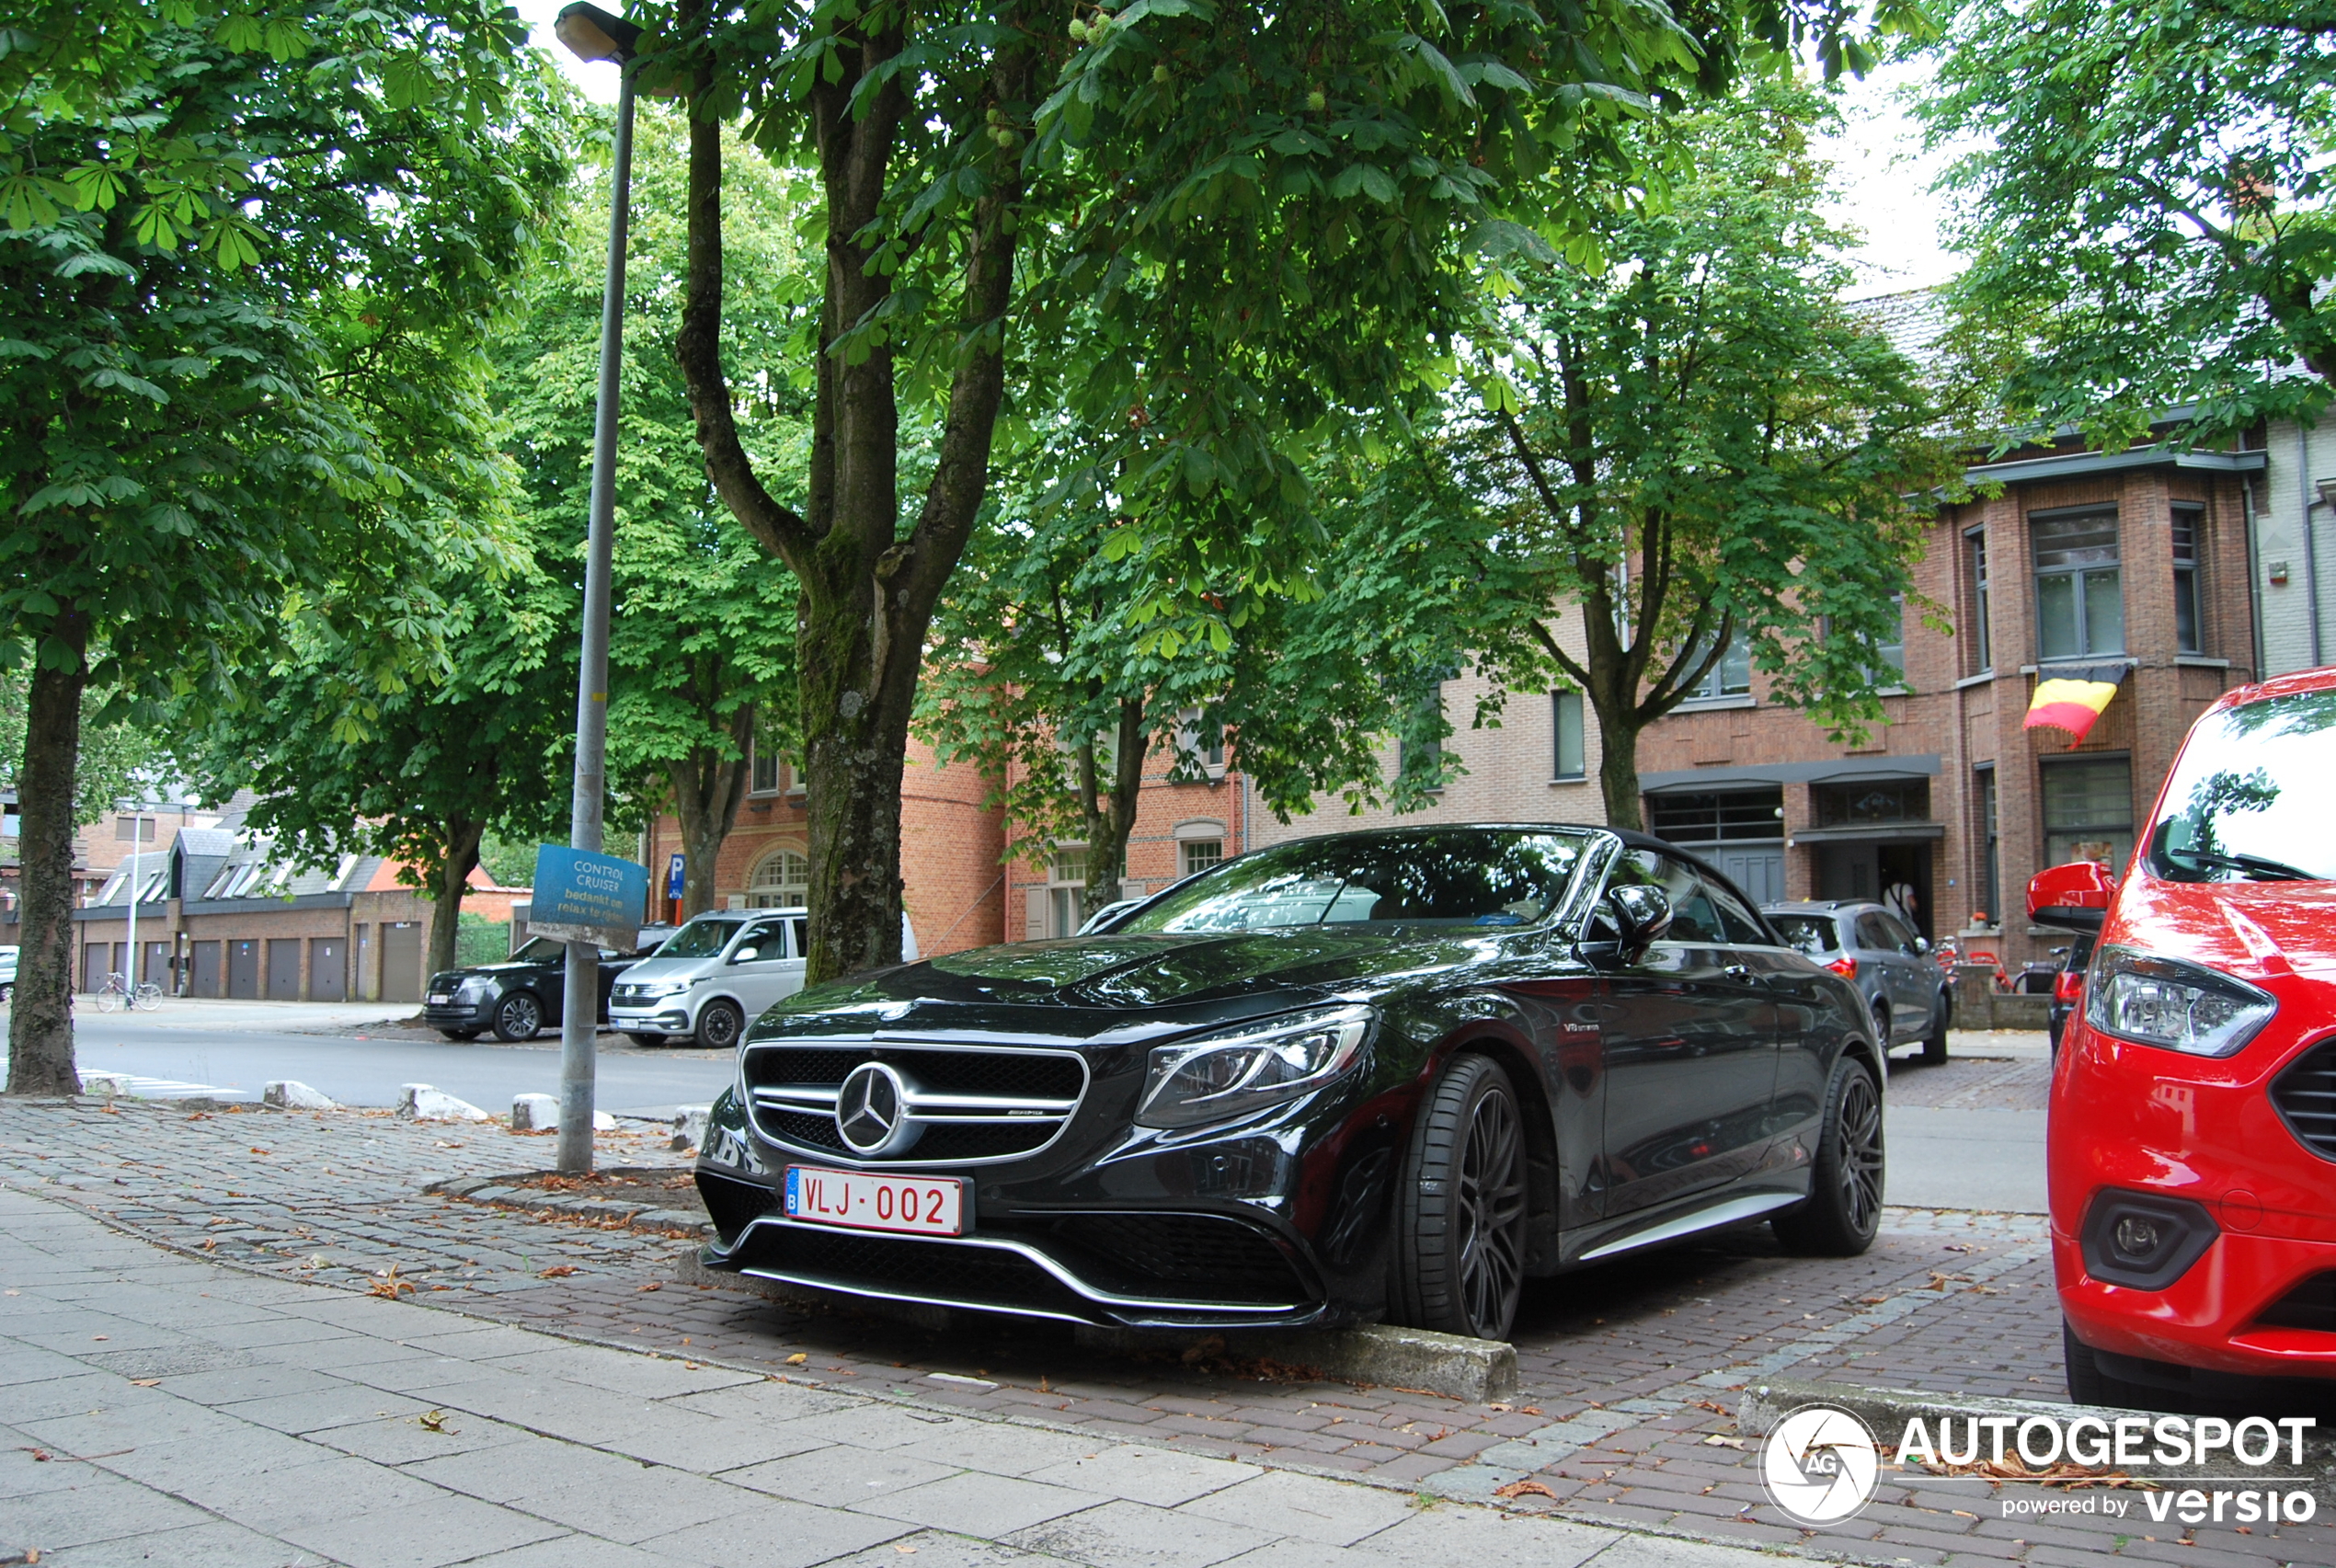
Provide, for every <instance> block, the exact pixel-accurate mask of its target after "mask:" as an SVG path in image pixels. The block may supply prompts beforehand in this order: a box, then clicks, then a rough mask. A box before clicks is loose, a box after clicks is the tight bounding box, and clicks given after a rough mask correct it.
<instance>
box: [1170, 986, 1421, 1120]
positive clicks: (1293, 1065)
mask: <svg viewBox="0 0 2336 1568" xmlns="http://www.w3.org/2000/svg"><path fill="white" fill-rule="evenodd" d="M1375 1016H1376V1014H1374V1013H1372V1012H1371V1010H1370V1009H1369V1008H1368V1007H1324V1008H1318V1009H1315V1010H1313V1011H1311V1012H1307V1013H1289V1014H1286V1015H1284V1016H1282V1017H1279V1018H1274V1019H1268V1020H1266V1021H1265V1022H1264V1023H1261V1024H1243V1025H1242V1027H1241V1028H1240V1029H1238V1030H1228V1031H1226V1032H1225V1033H1223V1034H1219V1035H1210V1036H1206V1037H1204V1038H1201V1039H1197V1040H1185V1041H1182V1042H1180V1043H1178V1044H1176V1045H1173V1046H1156V1047H1153V1048H1152V1053H1151V1071H1150V1072H1149V1073H1148V1074H1147V1075H1146V1077H1145V1080H1144V1097H1143V1104H1141V1106H1140V1107H1139V1109H1138V1110H1137V1112H1136V1125H1137V1126H1139V1127H1198V1126H1200V1125H1201V1124H1202V1123H1204V1122H1221V1121H1227V1120H1230V1119H1231V1118H1232V1117H1234V1116H1244V1115H1246V1114H1248V1113H1249V1112H1251V1111H1254V1110H1258V1109H1260V1108H1262V1107H1264V1106H1266V1105H1273V1104H1279V1103H1281V1102H1282V1101H1284V1100H1294V1099H1296V1098H1297V1097H1298V1096H1299V1095H1300V1094H1305V1093H1311V1092H1312V1091H1313V1090H1316V1089H1319V1088H1321V1087H1322V1086H1323V1084H1325V1083H1328V1082H1331V1081H1332V1080H1333V1079H1334V1078H1336V1077H1338V1076H1339V1075H1340V1074H1341V1073H1343V1072H1345V1070H1347V1069H1348V1068H1350V1067H1352V1066H1354V1064H1355V1059H1356V1058H1357V1057H1358V1056H1360V1055H1361V1054H1362V1049H1363V1036H1366V1035H1367V1034H1368V1033H1369V1032H1370V1025H1371V1020H1372V1019H1373V1018H1374V1017H1375Z"/></svg>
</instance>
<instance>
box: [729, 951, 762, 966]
mask: <svg viewBox="0 0 2336 1568" xmlns="http://www.w3.org/2000/svg"><path fill="white" fill-rule="evenodd" d="M761 956H762V949H761V948H760V947H741V948H739V950H738V951H737V952H735V953H733V954H731V955H730V962H731V963H733V964H751V963H753V962H754V961H755V960H756V959H757V958H760V957H761Z"/></svg>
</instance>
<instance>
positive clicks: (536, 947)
mask: <svg viewBox="0 0 2336 1568" xmlns="http://www.w3.org/2000/svg"><path fill="white" fill-rule="evenodd" d="M564 956H567V943H565V942H555V941H553V940H552V939H551V938H550V937H548V936H538V937H533V938H532V939H530V940H529V942H528V943H527V944H526V945H525V946H523V947H521V949H520V950H519V951H518V952H516V953H514V954H512V955H511V956H510V962H511V963H514V964H549V963H551V962H553V961H554V960H555V959H558V958H561V957H564Z"/></svg>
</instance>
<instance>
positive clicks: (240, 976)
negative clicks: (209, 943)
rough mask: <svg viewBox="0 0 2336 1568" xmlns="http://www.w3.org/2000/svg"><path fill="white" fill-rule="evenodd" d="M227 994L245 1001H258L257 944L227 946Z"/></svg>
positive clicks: (238, 943)
mask: <svg viewBox="0 0 2336 1568" xmlns="http://www.w3.org/2000/svg"><path fill="white" fill-rule="evenodd" d="M227 994H228V995H229V996H235V997H241V998H243V999H244V1000H245V1001H258V1000H259V944H258V942H230V943H229V944H227Z"/></svg>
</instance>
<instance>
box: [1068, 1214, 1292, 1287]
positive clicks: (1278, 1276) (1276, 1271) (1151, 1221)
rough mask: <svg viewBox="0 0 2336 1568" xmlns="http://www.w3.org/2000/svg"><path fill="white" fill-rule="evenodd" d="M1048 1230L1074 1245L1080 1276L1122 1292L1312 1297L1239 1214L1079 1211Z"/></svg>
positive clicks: (1074, 1267)
mask: <svg viewBox="0 0 2336 1568" xmlns="http://www.w3.org/2000/svg"><path fill="white" fill-rule="evenodd" d="M1048 1231H1049V1233H1050V1234H1051V1235H1052V1236H1053V1237H1054V1238H1055V1239H1056V1240H1057V1241H1059V1242H1063V1243H1067V1245H1068V1247H1069V1249H1070V1251H1069V1252H1068V1253H1066V1254H1065V1255H1064V1257H1063V1262H1064V1263H1065V1264H1066V1265H1069V1266H1070V1267H1071V1271H1072V1272H1073V1273H1075V1274H1077V1275H1078V1276H1080V1277H1081V1278H1082V1279H1086V1280H1090V1281H1092V1282H1093V1283H1094V1284H1096V1285H1099V1286H1102V1287H1103V1288H1105V1289H1107V1290H1110V1291H1111V1292H1113V1293H1114V1294H1116V1295H1121V1296H1139V1297H1146V1298H1151V1299H1162V1298H1165V1299H1177V1300H1186V1301H1241V1302H1248V1303H1259V1304H1262V1303H1267V1302H1273V1303H1285V1302H1286V1303H1296V1302H1300V1301H1303V1300H1304V1299H1306V1298H1307V1294H1308V1292H1307V1291H1306V1289H1305V1288H1304V1286H1303V1285H1302V1284H1300V1281H1299V1278H1298V1275H1297V1271H1296V1270H1295V1269H1293V1268H1292V1267H1291V1266H1290V1263H1289V1259H1288V1256H1287V1255H1286V1254H1285V1253H1283V1252H1282V1250H1281V1248H1279V1247H1278V1246H1277V1245H1275V1244H1274V1242H1273V1240H1272V1238H1270V1237H1268V1236H1267V1235H1265V1233H1264V1232H1263V1231H1261V1230H1256V1229H1255V1228H1254V1227H1252V1226H1248V1225H1244V1224H1242V1222H1241V1221H1240V1220H1237V1219H1217V1218H1214V1217H1212V1216H1209V1215H1206V1214H1076V1215H1069V1216H1066V1217H1064V1218H1063V1219H1058V1220H1055V1221H1054V1222H1053V1223H1052V1224H1051V1225H1050V1226H1049V1227H1048ZM1049 1250H1050V1251H1051V1250H1052V1249H1049Z"/></svg>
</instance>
